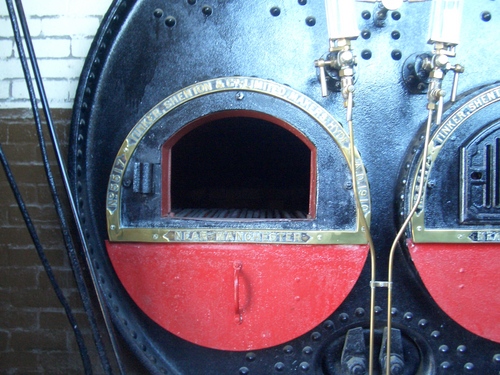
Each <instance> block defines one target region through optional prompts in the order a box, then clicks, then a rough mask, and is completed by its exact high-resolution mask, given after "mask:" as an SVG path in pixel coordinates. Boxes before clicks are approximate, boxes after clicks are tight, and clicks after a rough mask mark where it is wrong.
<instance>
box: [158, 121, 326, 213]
mask: <svg viewBox="0 0 500 375" xmlns="http://www.w3.org/2000/svg"><path fill="white" fill-rule="evenodd" d="M162 163H163V167H162V168H163V173H164V179H163V214H164V215H166V216H171V217H177V218H200V219H254V220H255V219H309V218H314V217H315V198H316V196H315V191H316V174H315V170H316V168H315V163H316V152H315V148H314V146H313V145H312V143H311V142H310V141H309V140H307V139H306V138H305V137H304V136H303V135H302V134H301V133H299V132H298V131H297V130H296V129H295V128H293V127H292V126H290V125H289V124H287V123H285V122H283V121H280V120H278V119H277V118H275V117H272V116H269V115H265V114H261V113H257V112H250V111H225V112H221V113H216V114H213V115H210V116H207V117H205V118H202V119H198V120H196V121H195V122H193V123H191V124H189V125H188V126H186V127H185V128H184V130H183V131H181V132H179V133H178V134H177V135H176V136H174V137H172V138H171V139H170V140H169V141H167V142H166V143H165V144H164V146H163V161H162Z"/></svg>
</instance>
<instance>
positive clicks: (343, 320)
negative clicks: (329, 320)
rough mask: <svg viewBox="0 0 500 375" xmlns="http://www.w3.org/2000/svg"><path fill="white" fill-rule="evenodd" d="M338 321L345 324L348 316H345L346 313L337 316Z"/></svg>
mask: <svg viewBox="0 0 500 375" xmlns="http://www.w3.org/2000/svg"><path fill="white" fill-rule="evenodd" d="M339 320H340V321H341V322H342V323H347V322H348V321H349V315H347V314H346V313H342V314H340V315H339Z"/></svg>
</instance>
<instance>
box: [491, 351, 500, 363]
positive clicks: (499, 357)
mask: <svg viewBox="0 0 500 375" xmlns="http://www.w3.org/2000/svg"><path fill="white" fill-rule="evenodd" d="M493 362H496V363H500V353H499V354H495V355H494V356H493Z"/></svg>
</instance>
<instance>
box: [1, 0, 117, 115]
mask: <svg viewBox="0 0 500 375" xmlns="http://www.w3.org/2000/svg"><path fill="white" fill-rule="evenodd" d="M111 2H112V0H23V6H24V10H25V13H26V17H27V18H28V26H29V28H30V33H31V36H32V38H33V45H34V48H35V53H36V55H37V58H38V64H39V66H40V71H41V74H42V76H43V79H44V86H45V89H46V91H47V95H48V98H49V103H50V105H51V107H52V108H71V107H72V106H73V100H74V97H75V92H76V87H77V85H78V79H79V77H80V73H81V70H82V67H83V63H84V61H85V57H86V56H87V53H88V50H89V48H90V44H91V43H92V39H93V38H94V35H95V33H96V31H97V28H98V27H99V24H100V22H101V20H102V17H103V15H104V14H105V13H106V11H107V10H108V8H109V6H110V5H111ZM18 55H19V54H18V52H17V47H16V46H15V43H14V37H13V34H12V27H11V24H10V19H9V15H8V12H7V6H6V4H5V1H4V0H0V108H27V107H29V106H30V102H29V97H28V92H27V89H26V83H25V82H24V78H23V73H22V69H21V64H20V62H19V58H18Z"/></svg>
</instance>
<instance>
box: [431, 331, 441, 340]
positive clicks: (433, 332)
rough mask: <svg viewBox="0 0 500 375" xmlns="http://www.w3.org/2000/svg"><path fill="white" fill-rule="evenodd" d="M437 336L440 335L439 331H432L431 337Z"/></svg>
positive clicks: (435, 337)
mask: <svg viewBox="0 0 500 375" xmlns="http://www.w3.org/2000/svg"><path fill="white" fill-rule="evenodd" d="M439 336H441V332H439V331H432V333H431V337H432V338H434V339H437V338H438V337H439Z"/></svg>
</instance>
